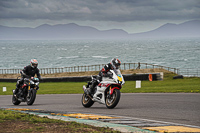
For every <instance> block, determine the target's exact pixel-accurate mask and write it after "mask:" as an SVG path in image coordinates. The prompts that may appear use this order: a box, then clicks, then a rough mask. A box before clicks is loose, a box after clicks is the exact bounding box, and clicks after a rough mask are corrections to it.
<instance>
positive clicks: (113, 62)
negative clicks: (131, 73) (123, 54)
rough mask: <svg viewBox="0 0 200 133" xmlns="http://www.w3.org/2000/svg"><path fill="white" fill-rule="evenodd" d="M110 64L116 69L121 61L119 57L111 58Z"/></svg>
mask: <svg viewBox="0 0 200 133" xmlns="http://www.w3.org/2000/svg"><path fill="white" fill-rule="evenodd" d="M111 64H112V66H113V67H114V68H116V69H118V68H119V67H120V65H121V61H120V60H119V59H116V58H113V59H112V60H111Z"/></svg>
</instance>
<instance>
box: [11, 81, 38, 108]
mask: <svg viewBox="0 0 200 133" xmlns="http://www.w3.org/2000/svg"><path fill="white" fill-rule="evenodd" d="M17 79H18V78H17ZM37 90H39V79H38V78H32V79H29V78H24V83H23V84H22V85H21V86H20V88H19V91H18V93H17V94H14V92H15V90H13V97H12V103H13V104H14V105H19V104H20V103H21V102H27V105H32V104H33V103H34V101H35V98H36V93H37Z"/></svg>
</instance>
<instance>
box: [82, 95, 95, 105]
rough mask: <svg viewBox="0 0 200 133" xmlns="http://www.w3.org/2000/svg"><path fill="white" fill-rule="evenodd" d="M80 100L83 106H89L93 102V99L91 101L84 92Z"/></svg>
mask: <svg viewBox="0 0 200 133" xmlns="http://www.w3.org/2000/svg"><path fill="white" fill-rule="evenodd" d="M81 102H82V105H83V106H84V107H85V108H89V107H91V106H92V105H93V104H94V101H92V99H91V98H90V97H88V96H87V95H86V94H85V93H84V94H83V96H82V99H81Z"/></svg>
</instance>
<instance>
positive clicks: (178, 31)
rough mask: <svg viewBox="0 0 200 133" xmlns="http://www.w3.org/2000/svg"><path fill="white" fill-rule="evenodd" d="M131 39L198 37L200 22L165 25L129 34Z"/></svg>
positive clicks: (199, 34)
mask: <svg viewBox="0 0 200 133" xmlns="http://www.w3.org/2000/svg"><path fill="white" fill-rule="evenodd" d="M131 36H132V37H134V38H137V37H200V20H193V21H188V22H184V23H181V24H171V23H167V24H165V25H163V26H161V27H159V28H157V29H155V30H152V31H148V32H143V33H135V34H131Z"/></svg>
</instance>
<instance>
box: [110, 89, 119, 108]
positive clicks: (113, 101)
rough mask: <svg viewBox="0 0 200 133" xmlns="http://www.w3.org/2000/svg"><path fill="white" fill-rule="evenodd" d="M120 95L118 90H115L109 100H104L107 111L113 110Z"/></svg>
mask: <svg viewBox="0 0 200 133" xmlns="http://www.w3.org/2000/svg"><path fill="white" fill-rule="evenodd" d="M120 95H121V94H120V90H118V89H115V90H114V91H113V94H112V95H111V96H110V97H109V98H108V97H107V98H106V107H107V108H109V109H112V108H114V107H115V106H116V105H117V104H118V102H119V100H120Z"/></svg>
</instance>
